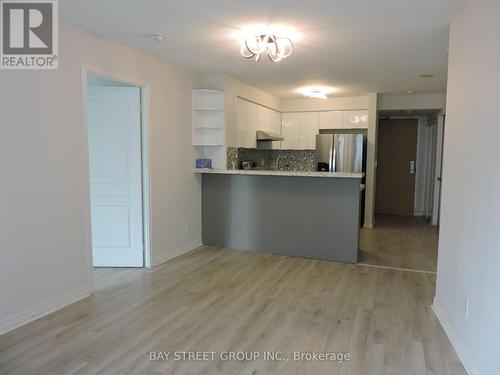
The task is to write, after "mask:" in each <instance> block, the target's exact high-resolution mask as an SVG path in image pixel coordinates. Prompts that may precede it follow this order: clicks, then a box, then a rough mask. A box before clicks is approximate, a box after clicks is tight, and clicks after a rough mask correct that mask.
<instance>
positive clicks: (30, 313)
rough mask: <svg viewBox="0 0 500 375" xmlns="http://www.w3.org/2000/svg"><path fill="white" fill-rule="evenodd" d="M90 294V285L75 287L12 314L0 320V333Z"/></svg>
mask: <svg viewBox="0 0 500 375" xmlns="http://www.w3.org/2000/svg"><path fill="white" fill-rule="evenodd" d="M90 294H91V289H90V286H85V287H83V288H80V289H77V290H75V291H73V292H71V293H67V294H65V295H62V296H60V297H57V298H55V299H53V300H52V301H49V302H46V303H43V304H41V305H38V306H35V307H33V308H30V309H28V310H26V311H22V312H20V313H18V314H16V315H14V316H10V317H8V318H7V319H3V320H2V321H0V335H3V334H4V333H7V332H9V331H12V330H14V329H16V328H18V327H21V326H23V325H25V324H28V323H31V322H32V321H34V320H37V319H40V318H42V317H44V316H45V315H48V314H50V313H52V312H54V311H56V310H59V309H62V308H63V307H66V306H68V305H71V304H73V303H75V302H78V301H80V300H82V299H84V298H87V297H89V296H90Z"/></svg>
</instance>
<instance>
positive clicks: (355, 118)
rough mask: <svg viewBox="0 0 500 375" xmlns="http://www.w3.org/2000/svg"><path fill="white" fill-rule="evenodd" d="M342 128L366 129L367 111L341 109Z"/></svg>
mask: <svg viewBox="0 0 500 375" xmlns="http://www.w3.org/2000/svg"><path fill="white" fill-rule="evenodd" d="M343 112H344V118H343V128H344V129H367V128H368V111H367V110H358V111H343Z"/></svg>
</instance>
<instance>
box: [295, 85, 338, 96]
mask: <svg viewBox="0 0 500 375" xmlns="http://www.w3.org/2000/svg"><path fill="white" fill-rule="evenodd" d="M334 91H335V89H334V88H332V87H302V88H300V89H298V90H297V92H298V93H300V94H302V95H304V96H308V97H310V98H313V99H328V96H326V95H327V94H329V93H332V92H334Z"/></svg>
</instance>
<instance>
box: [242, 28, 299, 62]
mask: <svg viewBox="0 0 500 375" xmlns="http://www.w3.org/2000/svg"><path fill="white" fill-rule="evenodd" d="M292 50H293V43H292V41H291V40H290V39H288V38H284V37H279V36H276V35H274V34H262V35H258V36H253V37H247V38H245V41H244V42H243V44H242V46H241V56H243V57H245V58H247V59H252V58H254V57H255V61H259V60H260V57H261V56H262V54H264V53H266V52H267V57H269V60H271V61H272V62H279V61H281V60H283V59H284V58H286V57H288V56H290V54H291V53H292Z"/></svg>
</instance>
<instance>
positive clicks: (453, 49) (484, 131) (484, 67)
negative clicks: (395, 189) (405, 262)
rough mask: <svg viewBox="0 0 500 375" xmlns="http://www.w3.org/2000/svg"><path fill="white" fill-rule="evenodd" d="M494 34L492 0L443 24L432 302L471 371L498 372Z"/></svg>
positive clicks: (499, 11) (499, 75) (499, 54)
mask: <svg viewBox="0 0 500 375" xmlns="http://www.w3.org/2000/svg"><path fill="white" fill-rule="evenodd" d="M499 35H500V1H498V0H471V1H468V2H467V4H466V6H465V9H463V10H462V11H461V13H460V14H459V16H458V17H457V18H456V19H455V21H454V22H453V23H452V25H451V33H450V52H449V53H450V55H449V69H448V93H447V103H446V107H447V109H446V125H445V132H444V155H443V184H442V204H441V220H440V235H439V258H438V272H437V285H436V287H437V289H436V297H435V301H434V305H433V306H434V309H435V311H436V312H437V315H438V316H439V318H440V320H441V322H442V323H443V326H444V328H445V330H446V332H447V333H448V337H449V338H450V340H451V341H452V343H453V345H454V347H455V349H456V351H457V352H458V355H459V356H460V358H461V360H462V362H463V363H464V365H465V367H466V369H467V370H468V372H469V374H471V375H472V374H474V375H479V374H481V375H497V374H500V361H499V354H500V350H499V349H500V343H499V332H500V314H499V312H500V272H499V265H500V230H499V228H500V216H499V212H500V195H499V194H498V189H499V186H500V169H499V168H498V148H499V147H498V144H499V140H500V126H499V115H498V104H499V103H500V91H499V87H500V69H499V67H500V43H499V40H498V38H499ZM467 300H469V312H468V317H467V316H466V301H467Z"/></svg>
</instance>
